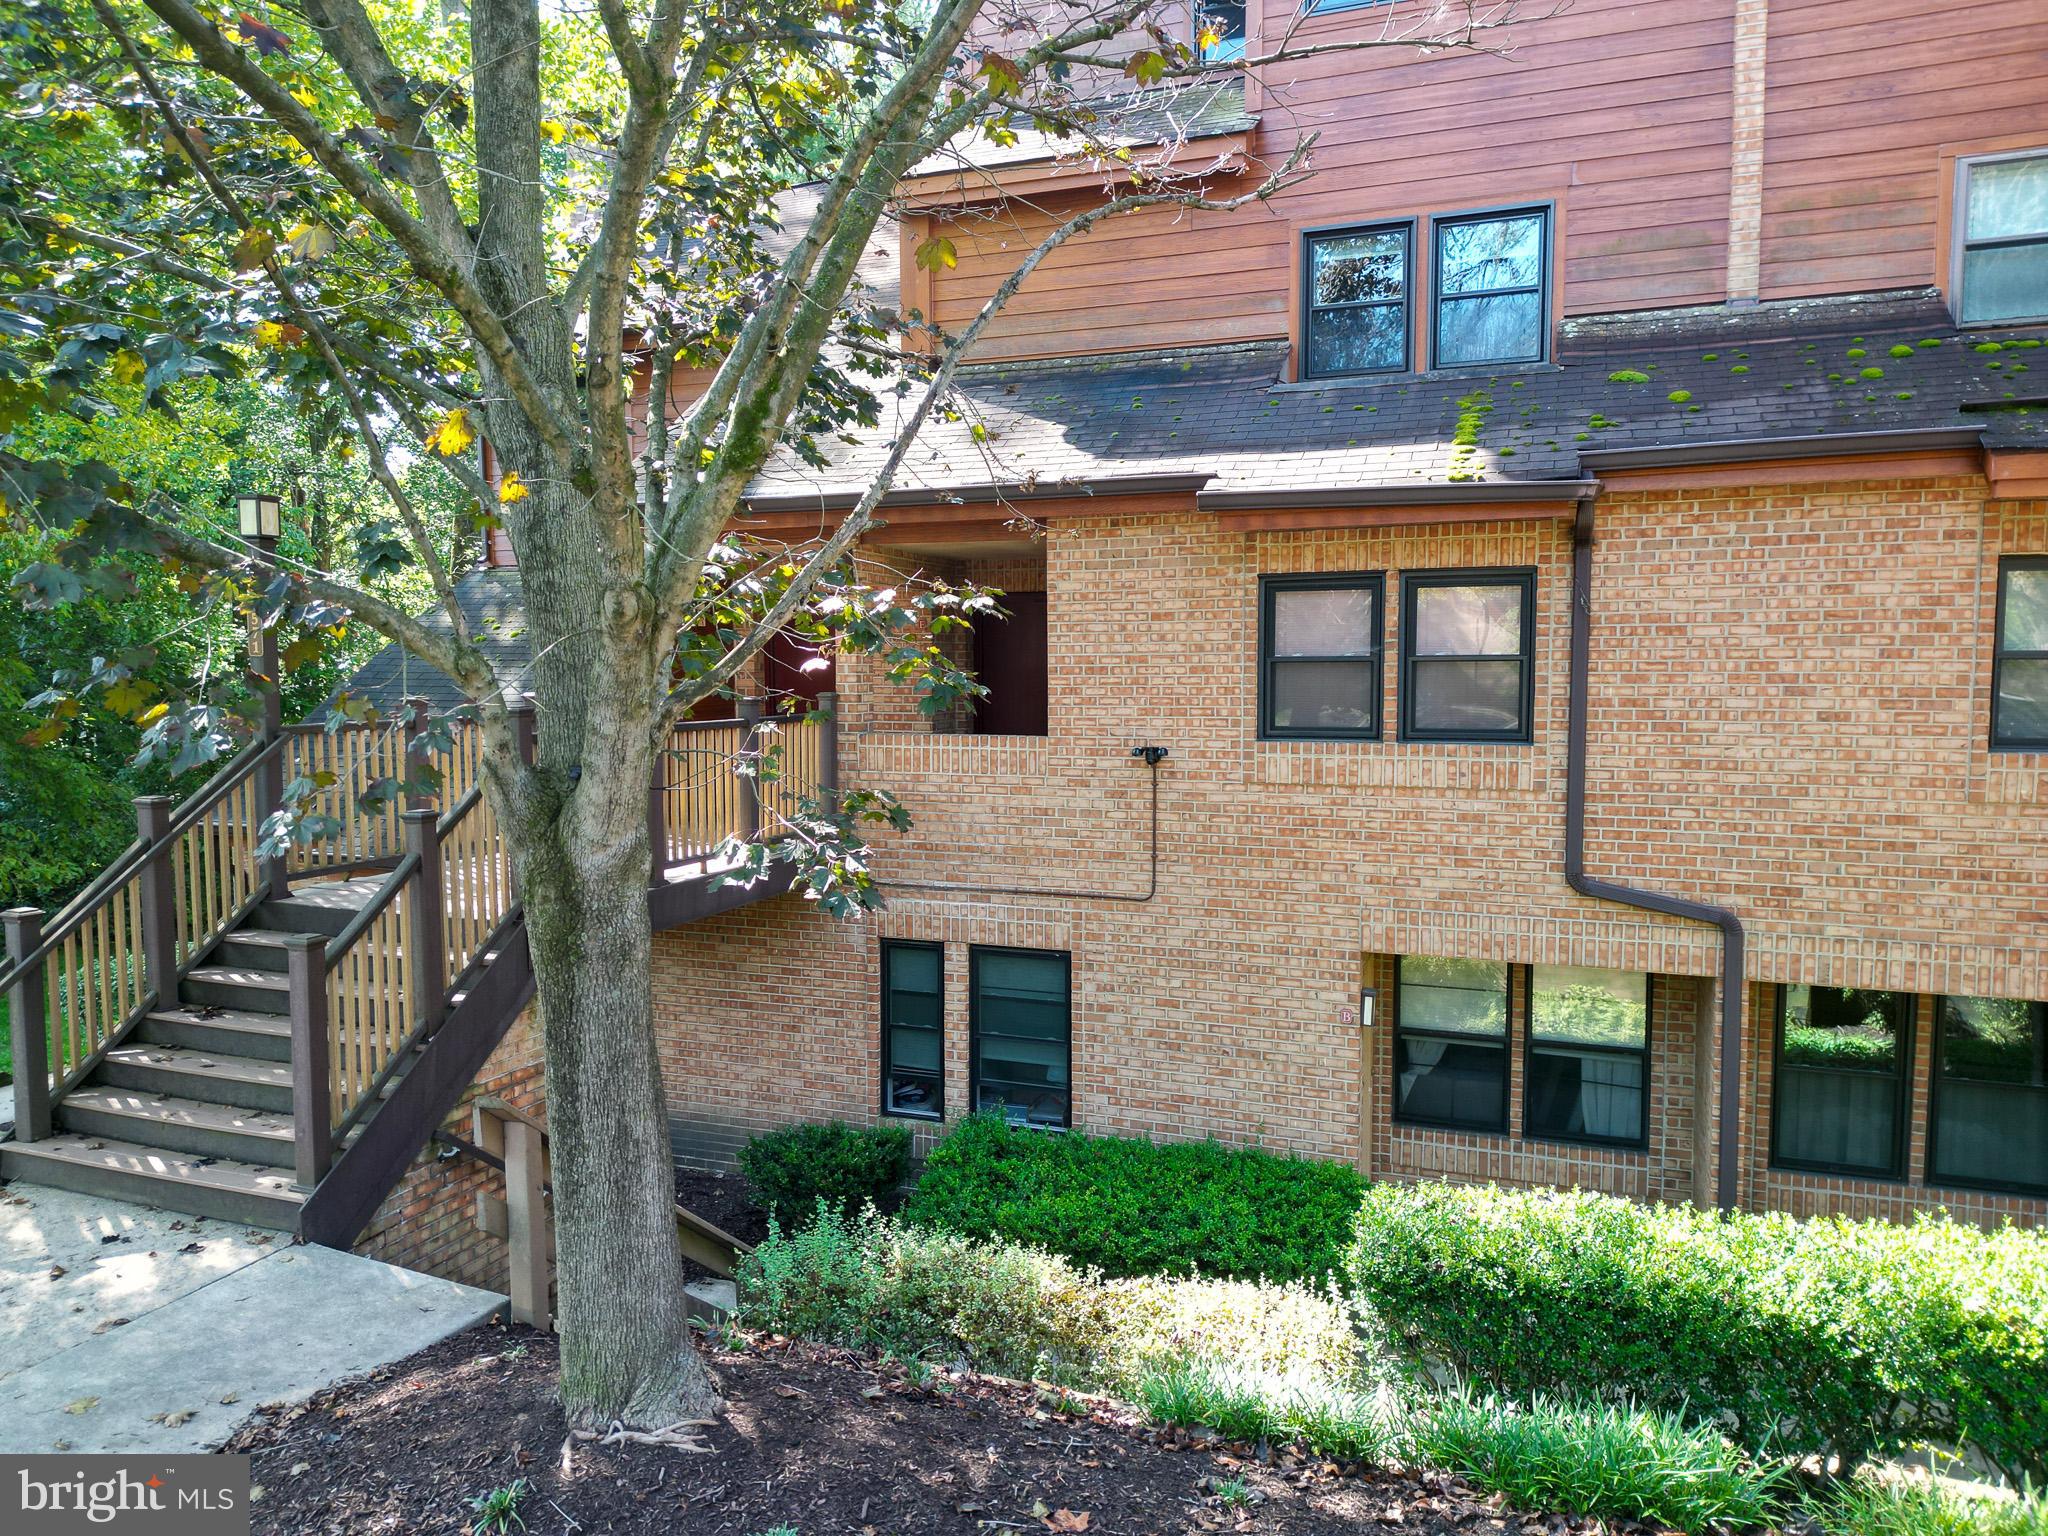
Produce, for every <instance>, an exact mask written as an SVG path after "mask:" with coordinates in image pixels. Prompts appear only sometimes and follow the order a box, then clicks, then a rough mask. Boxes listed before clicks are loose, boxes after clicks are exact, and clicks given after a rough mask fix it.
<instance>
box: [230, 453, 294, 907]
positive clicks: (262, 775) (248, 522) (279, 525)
mask: <svg viewBox="0 0 2048 1536" xmlns="http://www.w3.org/2000/svg"><path fill="white" fill-rule="evenodd" d="M235 520H236V523H237V524H238V526H239V528H240V531H241V534H242V537H243V538H244V539H246V540H247V541H248V543H249V545H250V546H251V547H252V548H253V549H254V550H255V551H256V566H257V571H258V573H259V574H258V578H257V579H258V580H259V581H260V582H262V583H263V584H264V585H266V586H267V585H268V584H269V580H270V578H271V577H273V576H275V575H276V574H277V569H278V565H277V540H278V535H279V534H280V533H282V532H283V524H284V508H283V503H282V502H281V501H280V500H279V499H278V498H277V497H275V496H272V495H270V494H269V493H268V492H264V491H245V492H243V493H242V494H241V495H238V496H237V497H236V498H235ZM249 673H250V682H251V684H252V685H253V686H254V687H255V689H256V691H257V694H258V695H259V696H260V697H261V698H262V700H263V739H264V740H265V741H266V742H273V741H276V740H277V738H278V737H279V736H280V735H282V734H283V731H284V695H283V693H282V691H281V688H282V682H283V679H282V676H281V669H280V665H279V661H278V654H277V626H276V625H274V624H265V623H264V622H263V620H262V618H261V617H260V616H255V617H252V619H251V634H250V643H249ZM256 792H257V804H258V805H259V806H260V807H261V808H262V811H263V813H264V814H265V815H266V816H267V815H268V814H269V813H270V812H272V811H275V810H278V809H280V808H281V807H282V806H283V804H284V758H283V756H282V754H279V753H272V754H271V755H270V756H269V757H268V758H266V759H265V760H264V762H263V763H262V765H261V766H260V767H259V768H258V769H257V770H256ZM260 874H261V876H262V878H263V881H264V883H265V884H267V885H268V886H269V887H270V898H271V900H273V901H279V900H282V899H283V898H284V897H285V896H286V895H287V894H288V893H289V890H290V880H289V877H288V876H287V874H286V872H285V865H284V860H282V859H265V860H264V861H263V863H262V868H261V870H260Z"/></svg>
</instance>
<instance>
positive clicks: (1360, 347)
mask: <svg viewBox="0 0 2048 1536" xmlns="http://www.w3.org/2000/svg"><path fill="white" fill-rule="evenodd" d="M1410 235H1411V226H1410V225H1408V224H1406V223H1400V224H1373V225H1361V226H1357V227H1354V228H1351V229H1331V230H1318V231H1315V232H1313V233H1311V234H1309V235H1307V236H1306V237H1305V240H1306V245H1305V248H1304V250H1303V252H1302V284H1303V287H1304V290H1305V292H1304V294H1303V305H1302V310H1303V313H1304V314H1305V315H1306V316H1307V325H1306V327H1305V329H1306V331H1307V345H1306V346H1305V347H1304V348H1303V352H1304V354H1305V357H1306V367H1305V368H1304V369H1303V374H1304V377H1307V378H1311V379H1327V378H1338V377H1342V376H1344V375H1347V374H1360V373H1400V372H1403V371H1405V370H1406V369H1407V367H1408V354H1409V345H1408V289H1409V265H1410V263H1409V243H1410Z"/></svg>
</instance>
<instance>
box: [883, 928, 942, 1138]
mask: <svg viewBox="0 0 2048 1536" xmlns="http://www.w3.org/2000/svg"><path fill="white" fill-rule="evenodd" d="M882 1112H883V1113H884V1114H890V1115H912V1116H915V1117H917V1118H919V1119H922V1120H937V1119H940V1118H941V1117H942V1116H944V1114H945V1112H946V950H945V946H944V945H942V944H931V943H925V942H922V941H918V940H913V939H884V940H882Z"/></svg>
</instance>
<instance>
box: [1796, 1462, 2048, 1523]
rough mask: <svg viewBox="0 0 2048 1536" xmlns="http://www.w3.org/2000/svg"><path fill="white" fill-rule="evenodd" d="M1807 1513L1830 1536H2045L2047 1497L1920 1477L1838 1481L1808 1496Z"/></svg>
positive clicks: (2027, 1492)
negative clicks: (1989, 1491)
mask: <svg viewBox="0 0 2048 1536" xmlns="http://www.w3.org/2000/svg"><path fill="white" fill-rule="evenodd" d="M1805 1503H1806V1514H1807V1516H1808V1518H1809V1519H1810V1520H1811V1521H1812V1522H1813V1524H1814V1525H1816V1526H1818V1527H1819V1528H1820V1529H1821V1530H1823V1531H1827V1532H1830V1533H1832V1536H2048V1498H2044V1497H2042V1496H2041V1495H2039V1494H2036V1493H2034V1492H2032V1491H2031V1490H2028V1491H2026V1492H2024V1493H2023V1494H2022V1495H2020V1496H2019V1497H2016V1498H2005V1497H1999V1496H1996V1495H1992V1496H1984V1495H1978V1494H1972V1493H1968V1492H1964V1491H1962V1490H1960V1489H1957V1488H1953V1487H1945V1486H1943V1485H1942V1484H1940V1483H1937V1482H1935V1481H1934V1480H1933V1479H1932V1478H1929V1477H1923V1476H1906V1477H1877V1476H1873V1475H1870V1474H1867V1473H1864V1474H1859V1475H1857V1476H1855V1477H1847V1478H1841V1479H1839V1480H1837V1481H1836V1482H1834V1483H1832V1484H1830V1485H1829V1486H1828V1487H1826V1488H1824V1489H1822V1490H1820V1491H1819V1492H1817V1493H1815V1494H1812V1495H1810V1496H1809V1497H1808V1498H1807V1500H1806V1501H1805Z"/></svg>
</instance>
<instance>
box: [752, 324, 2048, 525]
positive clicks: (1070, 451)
mask: <svg viewBox="0 0 2048 1536" xmlns="http://www.w3.org/2000/svg"><path fill="white" fill-rule="evenodd" d="M2044 337H2048V332H2044V331H2043V330H2042V329H2040V328H2038V327H2036V328H2032V329H2024V330H2011V331H1978V330H1972V331H1967V332H1965V331H1958V330H1957V328H1956V327H1955V325H1954V324H1953V322H1951V321H1950V319H1949V318H1948V312H1947V310H1946V308H1945V307H1944V305H1943V304H1942V302H1941V299H1940V297H1939V296H1938V295H1937V294H1936V293H1935V292H1934V291H1933V290H1931V289H1926V290H1912V291H1908V292H1902V293H1888V294H1878V295H1870V296H1863V297H1856V298H1847V299H1814V300H1802V301H1798V302H1789V303H1774V304H1761V305H1756V306H1754V307H1751V308H1746V309H1728V308H1723V307H1720V306H1715V307H1711V308H1699V309H1671V310H1652V311H1644V312H1639V313H1635V314H1625V315H1609V316H1601V317H1597V318H1591V319H1580V320H1572V321H1568V322H1566V324H1565V326H1564V328H1563V334H1562V336H1561V338H1560V341H1559V346H1558V354H1557V359H1556V361H1555V362H1554V363H1546V364H1537V365H1528V366H1521V367H1503V368H1499V369H1493V370H1487V371H1476V370H1472V369H1460V370H1457V371H1455V372H1445V373H1437V374H1430V373H1424V374H1407V375H1396V376H1382V377H1378V378H1360V379H1345V380H1332V381H1329V382H1326V383H1319V384H1311V385H1300V384H1282V383H1279V382H1278V380H1279V378H1280V373H1281V366H1282V364H1283V362H1284V361H1285V358H1286V354H1287V345H1286V343H1285V342H1279V341H1275V342H1260V343H1252V344H1248V345H1237V346H1219V347H1194V348H1182V349H1178V350H1173V351H1159V352H1144V353H1128V354H1121V355H1115V356H1104V357H1089V358H1077V359H1072V360H1066V361H1055V362H1028V363H1014V364H1001V365H989V366H982V367H969V368H965V369H963V370H962V371H961V374H960V385H961V391H962V394H963V395H964V397H965V402H966V410H965V411H964V413H963V415H962V416H961V418H960V419H959V420H957V421H951V422H934V423H932V424H931V425H930V426H928V427H927V428H926V429H925V431H924V432H923V433H922V434H921V435H920V437H919V441H918V443H917V446H916V447H915V448H914V449H913V450H912V451H911V454H910V457H909V460H908V462H907V463H906V465H905V467H904V471H903V473H902V474H901V475H899V477H898V481H897V483H898V485H899V486H901V487H903V488H904V489H903V492H902V494H901V495H899V496H898V497H897V498H896V499H898V500H913V499H916V493H917V492H918V491H924V492H927V493H932V494H937V493H942V492H951V491H961V490H973V489H976V488H981V487H986V486H988V485H990V484H991V483H993V482H996V481H1012V482H1014V481H1015V480H1016V479H1018V478H1019V475H1020V472H1024V471H1028V472H1029V473H1030V475H1031V476H1032V478H1033V479H1034V480H1035V481H1036V483H1037V484H1039V485H1040V486H1044V485H1047V484H1058V483H1073V484H1086V483H1090V482H1095V481H1100V480H1104V479H1127V478H1131V477H1139V476H1162V475H1206V476H1208V477H1209V479H1208V486H1209V489H1210V490H1211V491H1212V492H1233V491H1249V490H1256V489H1259V488H1270V489H1276V490H1277V489H1290V490H1293V489H1300V490H1314V489H1318V488H1326V489H1339V488H1341V489H1344V490H1347V491H1355V490H1356V489H1357V488H1360V487H1371V486H1400V485H1413V484H1445V483H1453V482H1471V483H1482V482H1484V483H1501V482H1512V481H1561V480H1577V479H1580V478H1581V477H1582V476H1583V474H1584V468H1583V466H1582V464H1581V461H1580V456H1581V454H1582V453H1584V452H1586V451H1589V450H1601V449H1616V448H1628V447H1643V446H1651V445H1655V446H1658V447H1672V448H1680V447H1683V446H1685V445H1687V444H1707V443H1726V442H1730V441H1756V442H1759V443H1767V442H1768V440H1770V439H1774V438H1783V439H1795V438H1810V437H1821V436H1833V435H1839V434H1847V433H1895V432H1902V431H1915V430H1921V431H1925V430H1933V429H1943V428H1947V429H1955V430H1958V431H1975V430H1979V429H1981V431H1982V432H1983V435H1984V441H1985V442H1986V443H1987V444H1988V445H1989V446H1992V447H2023V446H2048V409H2044V408H2043V407H2044V404H2048V402H2044V401H2043V399H2042V394H2043V390H2042V386H2041V385H2040V384H2035V383H2030V382H2029V379H2030V375H2029V373H2028V369H2029V367H2030V366H2031V364H2032V362H2033V360H2034V359H2036V357H2037V350H2036V349H2038V348H2039V347H2040V346H2041V345H2042V341H2043V339H2044ZM2044 371H2048V370H2044ZM908 409H909V405H908V402H907V401H899V400H893V399H892V400H890V401H888V402H887V403H886V404H885V407H884V411H883V424H882V426H881V427H880V428H877V429H875V430H874V431H871V432H868V433H866V434H862V435H861V436H860V437H858V438H857V439H856V440H855V441H854V442H851V443H847V442H835V443H829V444H825V445H823V446H824V447H825V450H826V454H827V457H828V461H829V462H828V464H827V466H826V467H825V468H823V469H814V468H812V467H810V466H807V465H802V464H799V463H797V462H796V461H795V460H794V459H785V460H780V461H778V462H777V463H775V464H774V465H772V466H771V467H770V469H769V471H768V472H767V473H765V474H764V475H762V476H761V478H760V479H759V480H758V481H757V482H756V483H755V486H754V487H753V491H752V494H751V497H750V501H751V503H752V504H753V505H755V506H756V507H768V506H775V507H801V506H803V505H806V504H807V503H809V502H813V501H815V502H816V503H817V504H818V505H820V506H821V507H825V506H829V505H832V504H833V503H834V502H835V501H837V500H841V499H844V498H845V497H847V496H851V495H855V494H858V493H859V492H860V491H862V490H864V489H865V488H866V487H867V485H868V484H869V483H870V482H871V481H872V479H873V476H874V473H875V470H876V469H877V467H878V466H879V464H880V463H881V460H882V458H883V456H884V454H885V453H886V451H887V443H888V427H889V424H890V422H891V421H892V420H893V419H897V418H898V416H899V413H901V412H904V411H907V410H908ZM977 427H978V428H979V429H980V431H979V433H977V431H976V428H977ZM1755 456H1758V457H1761V456H1764V455H1762V454H1758V455H1755Z"/></svg>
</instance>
